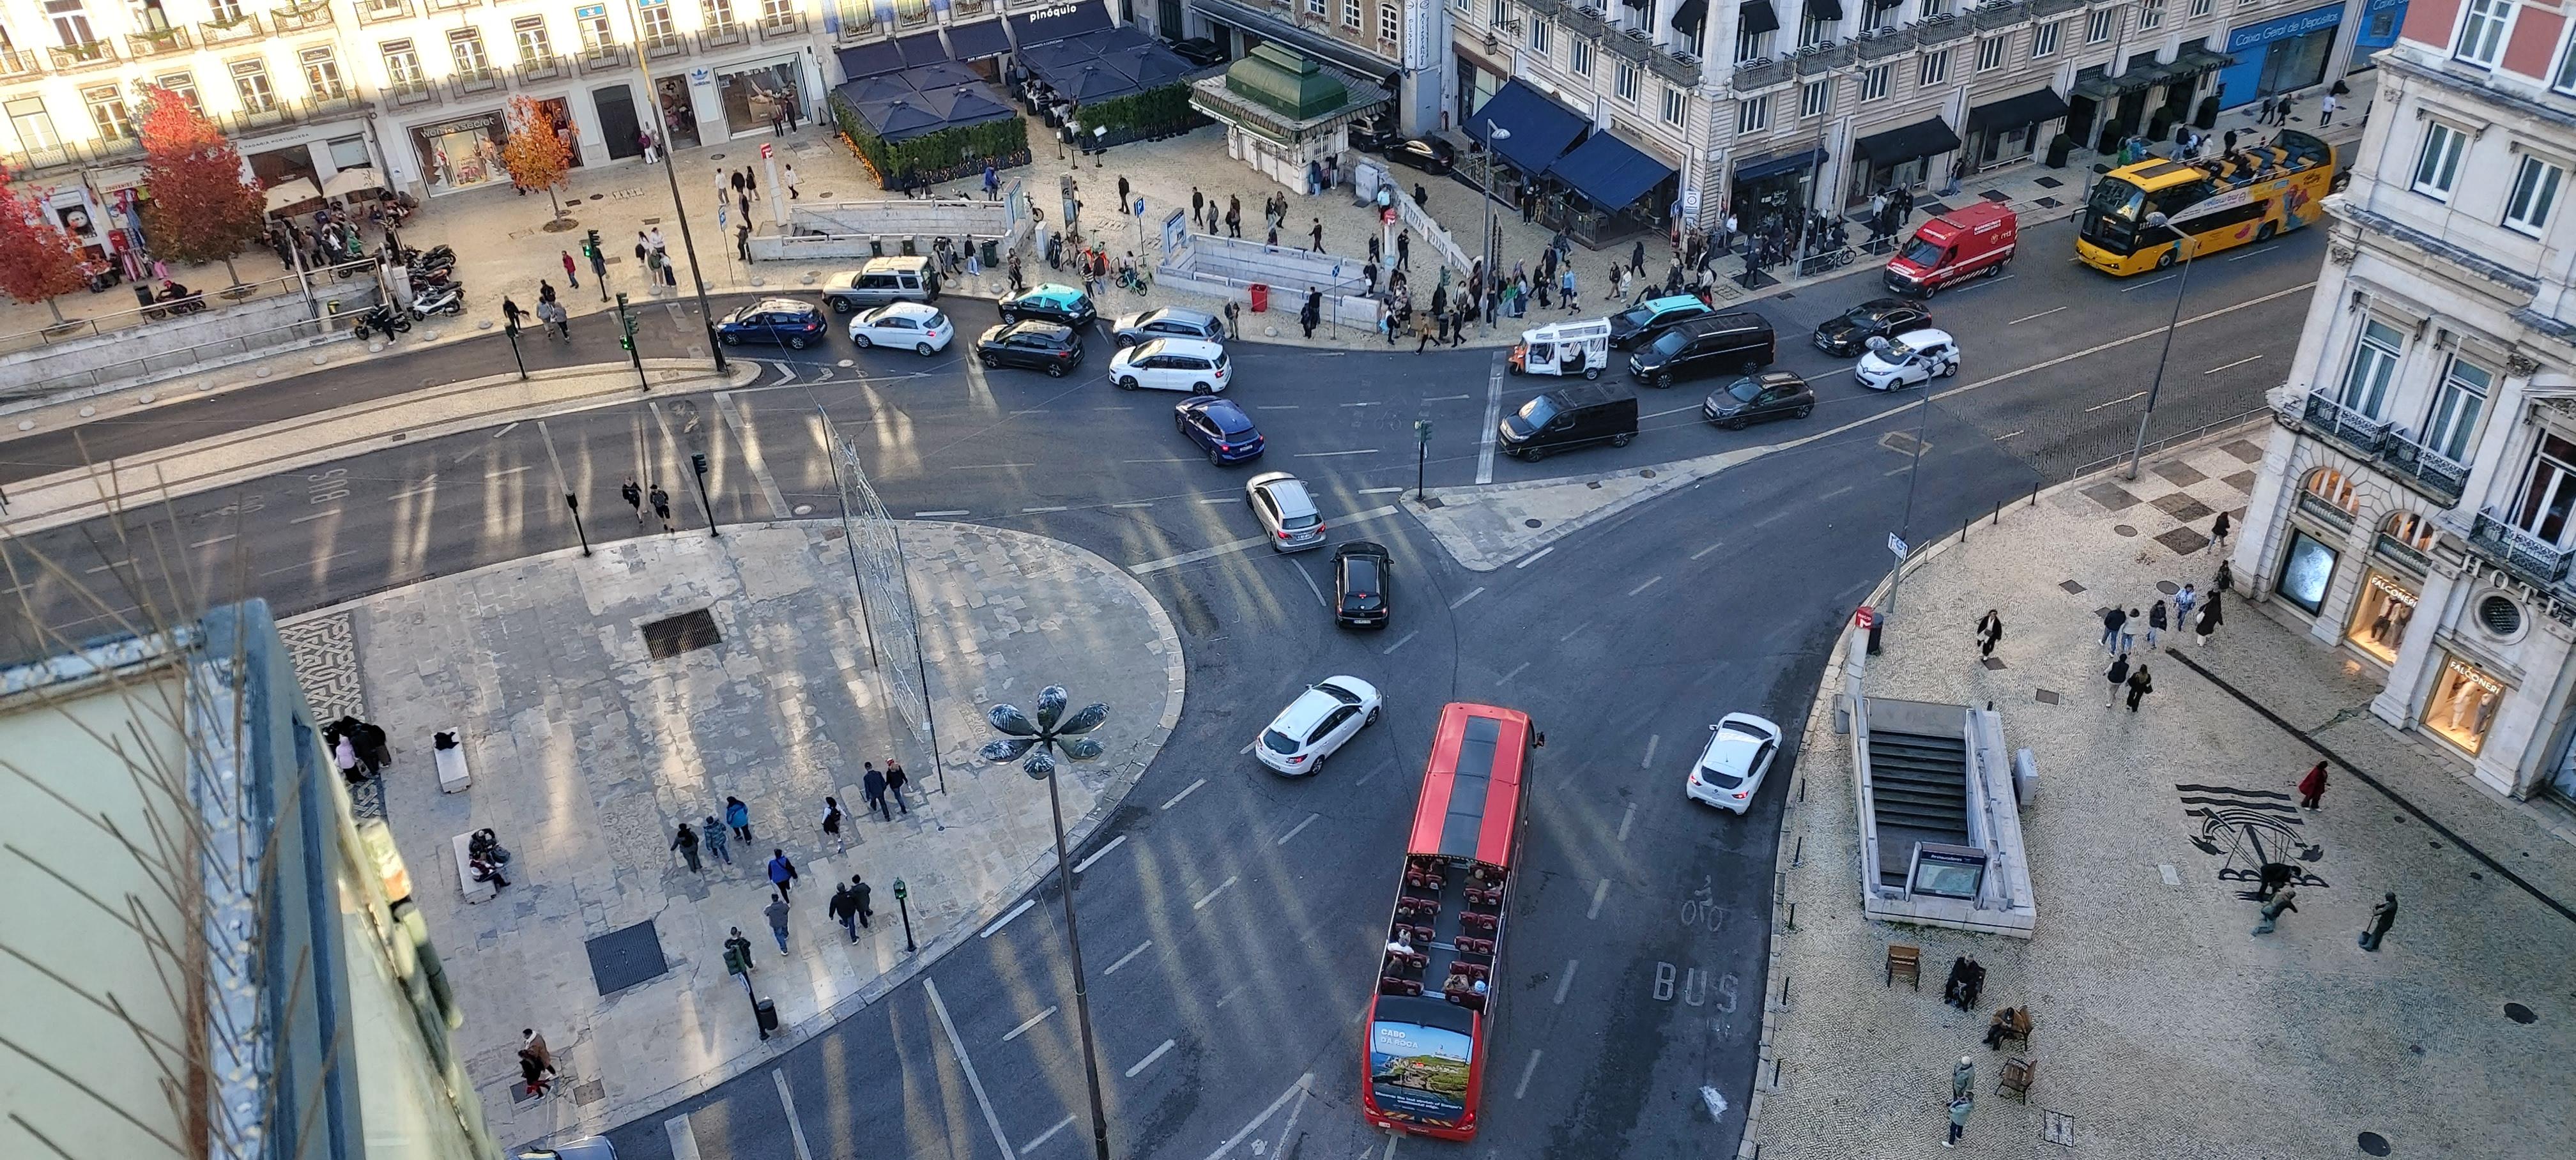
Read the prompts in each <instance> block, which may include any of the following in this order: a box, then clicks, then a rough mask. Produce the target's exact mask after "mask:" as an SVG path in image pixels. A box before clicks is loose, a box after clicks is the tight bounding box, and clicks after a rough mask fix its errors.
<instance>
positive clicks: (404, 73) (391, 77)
mask: <svg viewBox="0 0 2576 1160" xmlns="http://www.w3.org/2000/svg"><path fill="white" fill-rule="evenodd" d="M380 47H381V48H382V49H383V50H384V54H385V83H386V84H388V85H392V86H394V87H396V88H401V87H404V86H407V85H418V84H420V83H421V81H422V79H423V78H422V76H421V72H420V53H419V51H418V50H416V49H414V48H412V46H411V41H409V40H388V41H386V42H384V44H383V45H381V46H380Z"/></svg>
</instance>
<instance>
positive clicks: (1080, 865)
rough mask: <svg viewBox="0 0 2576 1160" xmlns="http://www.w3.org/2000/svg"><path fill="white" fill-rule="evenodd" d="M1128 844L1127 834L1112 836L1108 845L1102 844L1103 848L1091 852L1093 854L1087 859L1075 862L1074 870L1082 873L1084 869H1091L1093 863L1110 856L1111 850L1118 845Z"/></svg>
mask: <svg viewBox="0 0 2576 1160" xmlns="http://www.w3.org/2000/svg"><path fill="white" fill-rule="evenodd" d="M1126 844H1127V835H1125V834H1120V835H1118V836H1117V837H1115V838H1111V839H1109V844H1108V845H1106V846H1102V847H1101V848H1099V849H1097V850H1094V851H1092V852H1091V856H1090V857H1088V858H1085V859H1083V860H1082V861H1079V862H1076V863H1074V864H1073V872H1074V873H1076V874H1080V873H1082V872H1083V871H1085V870H1089V869H1091V864H1092V863H1094V862H1097V861H1099V860H1101V859H1103V858H1106V857H1108V856H1109V852H1110V851H1111V850H1115V849H1117V848H1118V847H1120V846H1124V845H1126Z"/></svg>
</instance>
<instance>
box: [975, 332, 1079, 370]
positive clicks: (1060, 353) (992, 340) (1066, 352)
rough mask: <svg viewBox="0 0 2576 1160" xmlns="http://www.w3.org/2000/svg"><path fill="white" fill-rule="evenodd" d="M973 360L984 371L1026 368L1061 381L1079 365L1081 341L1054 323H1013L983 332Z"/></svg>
mask: <svg viewBox="0 0 2576 1160" xmlns="http://www.w3.org/2000/svg"><path fill="white" fill-rule="evenodd" d="M975 357H976V359H977V360H979V361H981V362H982V363H983V364H984V365H985V366H988V367H1027V368H1028V369H1030V370H1037V371H1045V372H1046V373H1047V374H1048V375H1049V376H1051V377H1054V378H1059V379H1060V378H1063V377H1064V376H1065V375H1066V374H1067V373H1068V372H1070V371H1072V370H1073V368H1075V367H1078V366H1081V365H1082V338H1081V336H1079V335H1076V334H1075V333H1074V332H1073V328H1072V327H1069V326H1066V325H1064V324H1062V323H1057V322H1013V323H1006V324H1004V325H1001V326H995V327H990V328H988V329H986V330H985V331H984V333H983V335H982V336H981V337H979V338H977V339H976V340H975Z"/></svg>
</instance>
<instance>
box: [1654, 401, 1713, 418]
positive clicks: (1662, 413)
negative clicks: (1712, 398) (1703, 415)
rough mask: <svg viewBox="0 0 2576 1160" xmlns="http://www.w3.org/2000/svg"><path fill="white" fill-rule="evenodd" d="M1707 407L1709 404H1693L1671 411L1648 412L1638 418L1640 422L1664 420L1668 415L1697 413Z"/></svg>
mask: <svg viewBox="0 0 2576 1160" xmlns="http://www.w3.org/2000/svg"><path fill="white" fill-rule="evenodd" d="M1706 405H1707V404H1705V403H1692V404H1691V405H1689V406H1687V407H1673V408H1671V409H1669V410H1663V411H1648V412H1646V413H1645V414H1643V415H1639V416H1637V418H1638V419H1639V420H1645V419H1661V418H1663V417H1664V416H1666V415H1678V414H1681V413H1682V412H1684V411H1696V410H1699V409H1700V408H1702V407H1704V406H1706Z"/></svg>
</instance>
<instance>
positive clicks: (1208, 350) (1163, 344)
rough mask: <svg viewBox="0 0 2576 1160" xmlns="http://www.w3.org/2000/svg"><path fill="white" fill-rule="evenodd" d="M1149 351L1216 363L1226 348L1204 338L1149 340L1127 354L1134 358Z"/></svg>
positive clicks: (1130, 349) (1133, 347) (1129, 348)
mask: <svg viewBox="0 0 2576 1160" xmlns="http://www.w3.org/2000/svg"><path fill="white" fill-rule="evenodd" d="M1148 350H1151V351H1153V352H1154V353H1155V354H1183V355H1189V356H1191V357H1193V358H1203V359H1206V360H1208V361H1209V362H1215V361H1216V360H1217V359H1219V358H1222V357H1224V356H1225V347H1224V346H1222V345H1220V344H1217V343H1213V342H1209V341H1208V340H1206V339H1204V338H1155V339H1148V340H1146V341H1144V342H1140V343H1137V344H1136V345H1134V346H1131V347H1128V348H1127V353H1128V357H1130V358H1133V357H1135V356H1137V355H1139V354H1142V353H1144V352H1146V351H1148Z"/></svg>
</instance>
